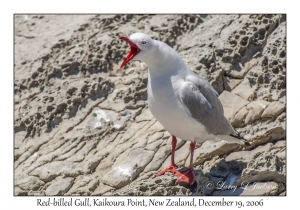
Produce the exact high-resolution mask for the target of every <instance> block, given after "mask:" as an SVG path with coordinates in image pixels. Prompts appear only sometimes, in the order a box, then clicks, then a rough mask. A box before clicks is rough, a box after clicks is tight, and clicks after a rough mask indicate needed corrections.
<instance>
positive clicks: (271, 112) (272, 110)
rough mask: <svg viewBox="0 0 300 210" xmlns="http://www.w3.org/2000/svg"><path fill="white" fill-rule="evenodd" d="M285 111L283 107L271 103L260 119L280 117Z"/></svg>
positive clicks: (277, 103)
mask: <svg viewBox="0 0 300 210" xmlns="http://www.w3.org/2000/svg"><path fill="white" fill-rule="evenodd" d="M284 110H285V105H284V104H282V103H280V102H278V101H274V102H272V103H271V104H270V105H269V106H268V107H267V108H266V110H265V111H264V112H263V113H262V115H261V116H262V117H266V118H267V117H276V116H278V115H280V114H281V113H282V112H283V111H284Z"/></svg>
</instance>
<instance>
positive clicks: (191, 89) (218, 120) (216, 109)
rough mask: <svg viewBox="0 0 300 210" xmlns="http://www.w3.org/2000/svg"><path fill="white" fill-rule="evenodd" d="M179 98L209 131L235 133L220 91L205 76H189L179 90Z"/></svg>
mask: <svg viewBox="0 0 300 210" xmlns="http://www.w3.org/2000/svg"><path fill="white" fill-rule="evenodd" d="M179 98H180V101H181V103H182V105H183V107H184V108H185V110H186V112H187V113H188V114H189V115H190V116H191V117H193V118H194V119H195V120H197V121H199V122H201V123H202V124H203V125H204V126H205V127H206V130H207V131H208V133H210V134H214V135H221V134H226V135H229V134H235V131H234V129H233V128H232V126H231V125H230V123H229V122H228V120H227V119H226V118H225V116H224V111H223V106H222V104H221V102H220V100H219V98H218V93H217V92H216V91H215V90H214V89H213V87H211V85H210V84H209V83H208V82H207V81H205V80H204V79H203V78H201V77H198V76H197V77H196V78H194V76H189V77H188V78H187V79H186V81H185V82H184V84H183V86H182V88H181V89H180V90H179Z"/></svg>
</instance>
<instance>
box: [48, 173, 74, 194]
mask: <svg viewBox="0 0 300 210" xmlns="http://www.w3.org/2000/svg"><path fill="white" fill-rule="evenodd" d="M73 183H74V178H72V177H68V178H63V179H59V180H58V181H52V184H51V185H49V186H48V187H47V189H46V195H48V196H49V195H64V194H65V193H66V192H68V190H69V189H70V188H71V186H72V184H73Z"/></svg>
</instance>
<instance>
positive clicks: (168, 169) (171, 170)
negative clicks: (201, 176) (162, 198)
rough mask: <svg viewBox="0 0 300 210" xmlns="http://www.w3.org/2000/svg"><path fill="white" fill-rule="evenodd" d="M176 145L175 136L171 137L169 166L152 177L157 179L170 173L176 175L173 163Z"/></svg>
mask: <svg viewBox="0 0 300 210" xmlns="http://www.w3.org/2000/svg"><path fill="white" fill-rule="evenodd" d="M176 143H177V139H176V137H175V136H172V154H171V165H170V166H169V167H168V168H166V169H164V170H162V171H161V172H159V173H158V174H156V175H155V176H154V177H158V176H161V175H163V174H165V173H166V172H171V173H172V174H175V173H176V167H177V166H176V165H175V161H174V156H175V149H176Z"/></svg>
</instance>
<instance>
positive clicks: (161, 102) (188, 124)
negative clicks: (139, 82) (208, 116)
mask: <svg viewBox="0 0 300 210" xmlns="http://www.w3.org/2000/svg"><path fill="white" fill-rule="evenodd" d="M178 77H179V76H178V75H176V76H170V77H169V78H171V79H170V80H164V81H160V80H159V78H158V79H157V78H155V80H154V81H155V82H153V80H152V79H153V78H151V76H150V75H149V77H148V79H149V80H148V104H149V109H150V111H151V113H152V114H153V116H154V117H155V118H156V119H157V120H158V121H159V122H160V123H161V124H162V125H163V126H164V128H165V129H166V130H167V131H168V132H170V133H171V134H172V135H175V136H176V137H179V138H181V139H183V140H188V141H196V142H203V141H206V140H207V139H208V138H210V135H209V134H208V133H207V131H206V129H205V127H204V125H202V124H201V123H200V122H198V121H196V120H194V119H193V118H191V117H190V116H189V115H188V114H187V113H186V111H185V110H184V108H183V106H182V104H181V102H180V100H178V99H177V96H176V86H180V85H181V83H182V82H183V81H184V80H183V79H179V78H178ZM164 78H168V77H164ZM174 81H176V82H174Z"/></svg>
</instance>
